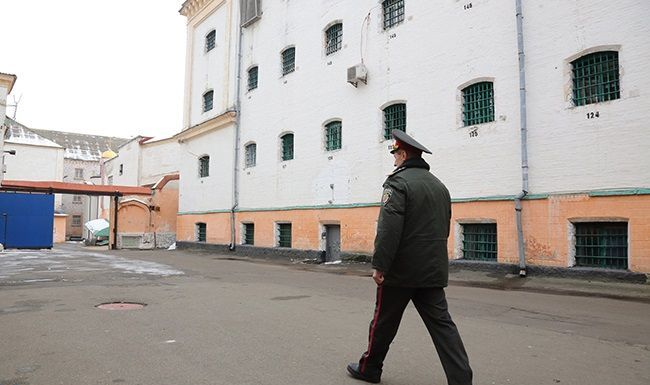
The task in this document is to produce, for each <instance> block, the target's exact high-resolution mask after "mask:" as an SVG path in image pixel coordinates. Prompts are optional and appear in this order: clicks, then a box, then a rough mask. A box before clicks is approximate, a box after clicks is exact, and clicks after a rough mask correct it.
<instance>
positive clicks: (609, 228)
mask: <svg viewBox="0 0 650 385" xmlns="http://www.w3.org/2000/svg"><path fill="white" fill-rule="evenodd" d="M575 229H576V265H577V266H589V267H603V268H609V269H627V223H625V222H587V223H576V224H575Z"/></svg>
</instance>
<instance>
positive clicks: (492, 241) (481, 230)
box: [460, 222, 499, 262]
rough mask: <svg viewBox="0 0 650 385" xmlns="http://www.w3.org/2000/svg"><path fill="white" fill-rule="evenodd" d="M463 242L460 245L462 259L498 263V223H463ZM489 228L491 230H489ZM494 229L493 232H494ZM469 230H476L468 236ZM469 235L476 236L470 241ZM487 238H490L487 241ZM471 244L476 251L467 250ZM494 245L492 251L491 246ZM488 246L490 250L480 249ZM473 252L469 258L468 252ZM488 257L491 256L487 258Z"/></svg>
mask: <svg viewBox="0 0 650 385" xmlns="http://www.w3.org/2000/svg"><path fill="white" fill-rule="evenodd" d="M460 225H461V231H462V237H463V238H462V242H461V243H460V246H461V248H460V252H461V258H462V259H465V260H468V261H483V262H498V259H499V228H498V226H497V224H496V222H488V223H473V222H472V223H461V224H460ZM488 227H489V229H488ZM492 229H493V231H492ZM468 230H474V231H473V232H470V233H469V234H468ZM485 230H489V231H485ZM468 235H472V236H475V237H473V239H471V240H468V239H467V238H468ZM486 238H488V239H487V240H486ZM468 244H471V245H472V246H474V247H478V248H476V249H471V250H467V249H466V247H467V246H468ZM491 245H493V246H494V248H493V249H492V248H491V247H490V246H491ZM485 246H488V249H480V248H481V247H485ZM468 251H469V252H471V253H472V255H471V256H469V255H468V254H466V253H467V252H468ZM486 255H489V257H488V256H486Z"/></svg>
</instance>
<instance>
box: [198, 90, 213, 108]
mask: <svg viewBox="0 0 650 385" xmlns="http://www.w3.org/2000/svg"><path fill="white" fill-rule="evenodd" d="M208 96H209V97H210V100H209V104H210V106H209V107H210V108H208ZM201 107H202V110H203V113H206V112H208V111H212V109H213V108H214V90H207V91H205V92H204V93H203V104H202V106H201Z"/></svg>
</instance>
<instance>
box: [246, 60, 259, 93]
mask: <svg viewBox="0 0 650 385" xmlns="http://www.w3.org/2000/svg"><path fill="white" fill-rule="evenodd" d="M257 73H258V67H257V66H255V67H252V68H251V69H249V70H248V90H249V91H250V90H254V89H256V88H257Z"/></svg>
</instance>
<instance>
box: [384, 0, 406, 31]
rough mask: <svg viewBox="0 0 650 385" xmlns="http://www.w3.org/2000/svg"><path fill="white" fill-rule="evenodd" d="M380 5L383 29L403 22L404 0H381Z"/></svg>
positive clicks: (404, 12)
mask: <svg viewBox="0 0 650 385" xmlns="http://www.w3.org/2000/svg"><path fill="white" fill-rule="evenodd" d="M381 5H382V7H381V8H382V20H383V22H382V27H383V28H384V31H387V30H389V29H391V28H394V27H396V26H398V25H399V24H402V23H403V22H404V17H405V14H406V4H405V0H383V1H382V2H381ZM400 11H401V12H400Z"/></svg>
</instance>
